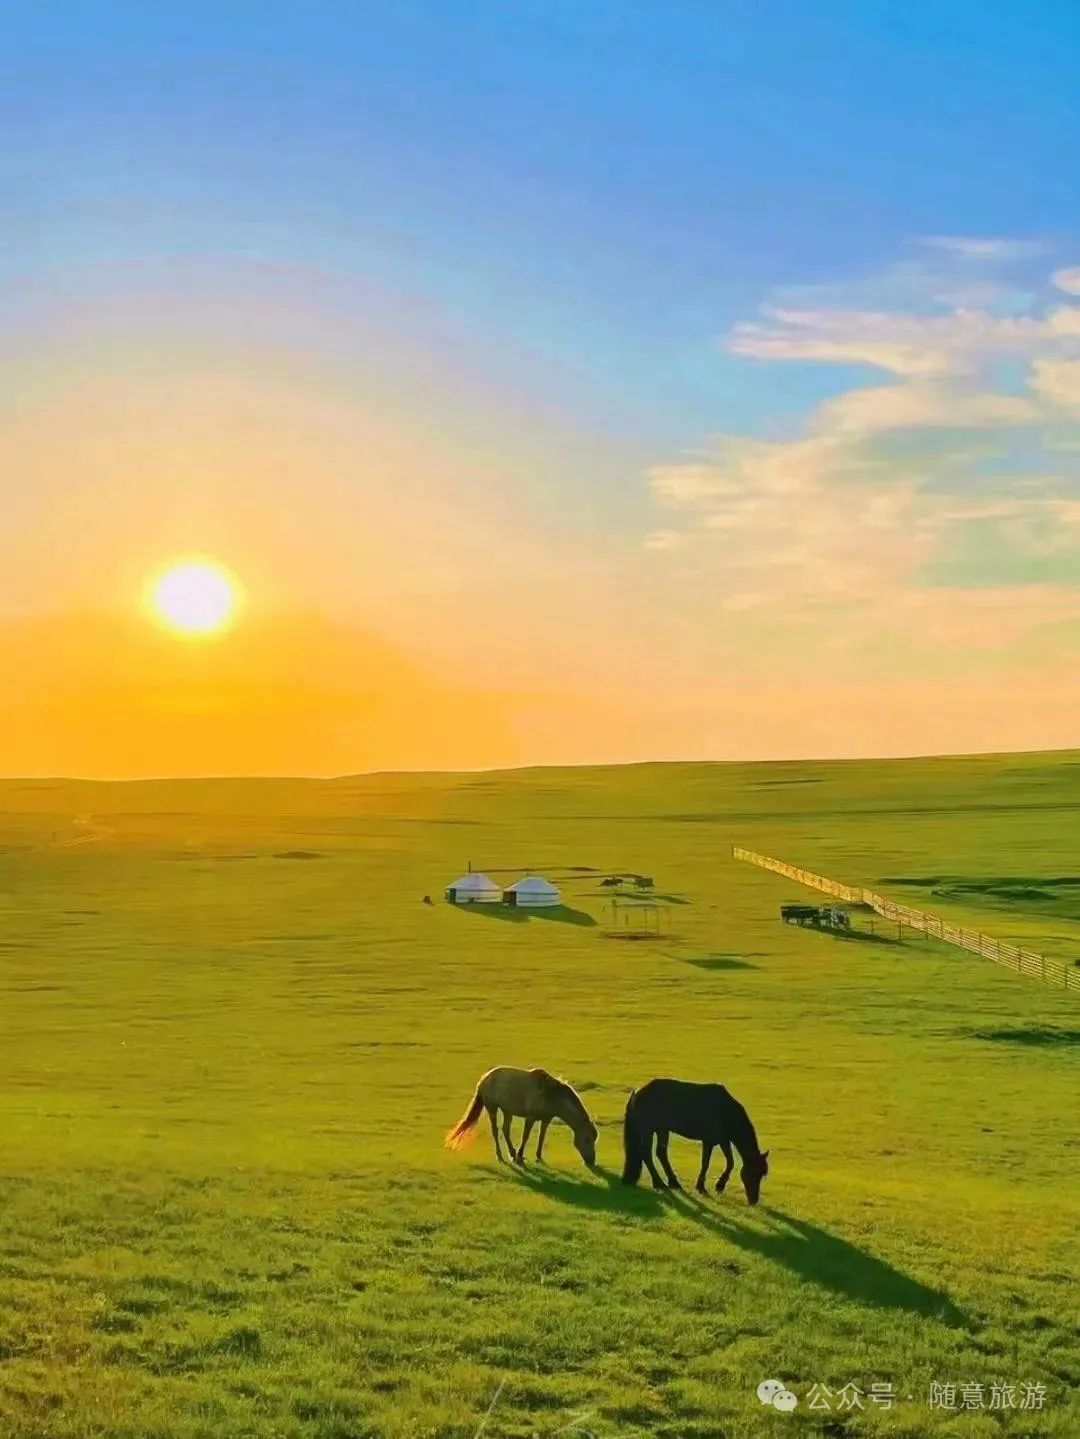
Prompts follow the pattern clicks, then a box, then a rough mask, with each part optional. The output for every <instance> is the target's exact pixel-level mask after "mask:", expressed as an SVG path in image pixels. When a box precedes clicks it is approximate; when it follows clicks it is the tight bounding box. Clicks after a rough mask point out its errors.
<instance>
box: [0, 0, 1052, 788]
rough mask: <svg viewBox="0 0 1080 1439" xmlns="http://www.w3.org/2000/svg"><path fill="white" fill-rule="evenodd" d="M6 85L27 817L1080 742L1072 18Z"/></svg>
mask: <svg viewBox="0 0 1080 1439" xmlns="http://www.w3.org/2000/svg"><path fill="white" fill-rule="evenodd" d="M2 34H3V43H2V45H0V129H2V133H3V134H4V137H5V144H4V146H3V147H2V150H0V186H2V191H0V193H2V195H3V204H2V205H0V317H2V319H0V500H2V511H0V513H2V516H3V523H2V524H0V575H2V582H0V673H2V674H4V675H5V676H7V682H6V683H5V684H4V685H3V687H2V688H0V737H2V739H3V750H4V757H3V760H2V761H0V765H2V768H3V769H4V770H5V771H6V772H8V773H13V774H35V775H37V774H68V775H72V774H74V775H85V776H89V777H102V778H104V777H128V776H138V775H148V774H155V775H161V774H177V775H188V774H220V773H266V774H275V773H292V774H330V773H345V772H356V771H361V770H372V769H398V768H406V769H441V768H453V769H460V768H484V767H494V766H504V765H518V764H540V763H543V764H563V763H594V762H619V761H635V760H646V759H768V758H788V757H802V756H821V757H834V756H863V755H893V754H920V753H937V752H953V753H955V752H974V751H987V750H1007V749H1030V748H1056V747H1066V746H1071V745H1076V744H1078V743H1080V730H1078V728H1077V715H1078V714H1080V703H1078V702H1080V679H1078V678H1077V676H1078V674H1080V669H1078V666H1077V663H1076V654H1077V642H1078V639H1080V200H1078V199H1077V190H1076V184H1075V135H1076V134H1077V133H1078V130H1080V113H1078V112H1080V92H1078V90H1077V87H1076V84H1075V74H1076V68H1077V63H1078V61H1080V15H1078V14H1077V12H1076V9H1075V7H1073V6H1070V5H1066V4H1055V3H1050V0H1048V3H1046V4H1043V5H1040V6H1039V7H1037V8H1036V10H1035V11H1034V12H1033V13H1023V12H1022V11H1021V9H1020V8H1019V7H1017V6H1016V5H1014V4H1005V3H995V0H981V3H979V4H974V3H959V0H957V3H950V0H936V3H932V4H931V3H924V0H911V3H908V4H906V5H904V6H896V5H894V4H888V3H878V0H858V3H840V0H821V3H819V4H816V5H807V4H805V3H774V0H755V3H749V0H747V3H734V0H733V3H724V4H717V3H712V0H667V3H663V4H661V3H658V0H656V3H632V0H621V3H618V4H609V3H604V0H591V3H589V4H588V5H583V4H581V3H578V0H574V3H570V0H545V3H542V4H541V3H535V4H533V3H521V4H515V5H508V4H505V3H495V0H469V3H468V4H459V3H455V0H441V3H436V0H425V3H409V0H404V3H396V4H394V5H392V6H387V5H385V4H383V5H368V4H366V3H363V0H353V3H328V0H309V3H307V4H305V5H304V6H299V5H296V4H294V3H280V0H260V3H258V4H255V3H235V0H234V3H230V0H216V3H214V4H209V3H202V0H188V3H186V4H184V5H183V6H180V5H171V6H148V5H145V4H143V3H102V0H93V3H91V0H57V3H55V4H52V5H49V6H42V5H40V4H39V3H26V0H9V3H8V4H7V5H5V7H4V15H3V22H2ZM192 554H198V555H206V556H210V557H213V558H214V559H215V560H217V561H218V562H220V563H221V564H223V565H226V566H228V568H229V569H230V570H231V571H233V572H234V573H235V575H236V576H237V577H238V579H239V581H240V583H241V585H242V587H243V593H244V603H243V606H242V608H241V610H240V612H239V614H238V616H237V618H236V622H235V623H234V624H233V625H232V626H231V627H229V628H228V629H227V630H226V631H224V632H223V633H222V634H221V635H220V636H218V637H216V638H214V639H203V640H200V641H198V642H197V643H196V642H192V641H191V640H190V639H185V638H183V637H180V636H177V635H175V634H172V633H170V632H169V631H168V630H166V629H163V628H162V626H161V625H159V624H155V623H154V622H153V620H152V617H151V616H149V615H148V614H147V612H146V608H145V604H144V600H143V593H144V588H145V583H146V580H147V578H148V576H149V575H151V574H152V573H154V572H156V571H158V570H160V568H161V567H162V566H163V565H167V564H168V563H169V562H170V561H171V560H172V559H173V558H177V559H179V558H182V557H184V556H188V555H192Z"/></svg>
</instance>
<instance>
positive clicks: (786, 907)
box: [780, 904, 821, 924]
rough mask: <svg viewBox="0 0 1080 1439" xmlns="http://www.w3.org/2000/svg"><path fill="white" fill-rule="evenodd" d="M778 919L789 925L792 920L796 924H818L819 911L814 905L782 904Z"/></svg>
mask: <svg viewBox="0 0 1080 1439" xmlns="http://www.w3.org/2000/svg"><path fill="white" fill-rule="evenodd" d="M780 918H781V919H782V920H783V921H784V923H785V924H790V923H791V922H792V920H794V921H795V923H796V924H819V923H820V921H821V910H820V909H819V908H818V906H817V905H816V904H782V905H781V906H780Z"/></svg>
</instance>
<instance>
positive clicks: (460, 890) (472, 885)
mask: <svg viewBox="0 0 1080 1439" xmlns="http://www.w3.org/2000/svg"><path fill="white" fill-rule="evenodd" d="M502 897H503V896H502V890H501V889H500V888H499V886H498V885H497V884H496V883H495V881H494V880H493V879H488V877H487V875H486V874H474V873H473V872H472V870H470V871H469V873H468V874H463V875H462V876H461V878H460V879H455V880H454V882H453V884H448V885H447V886H446V902H447V904H498V903H499V902H500V901H501V899H502Z"/></svg>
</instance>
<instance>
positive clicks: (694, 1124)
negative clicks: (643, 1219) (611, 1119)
mask: <svg viewBox="0 0 1080 1439" xmlns="http://www.w3.org/2000/svg"><path fill="white" fill-rule="evenodd" d="M672 1134H681V1135H682V1136H683V1138H684V1139H700V1140H701V1169H700V1171H699V1173H698V1177H697V1185H696V1188H697V1191H698V1193H699V1194H704V1193H705V1181H706V1179H707V1178H708V1173H709V1162H710V1160H711V1159H712V1152H713V1150H714V1149H715V1148H716V1146H717V1145H719V1147H720V1149H721V1151H722V1152H723V1155H724V1159H725V1161H726V1162H727V1168H726V1169H725V1170H724V1172H723V1174H721V1176H720V1178H719V1179H718V1180H717V1181H716V1192H717V1194H722V1193H723V1192H724V1189H725V1188H726V1186H727V1182H728V1179H729V1178H730V1177H731V1171H732V1169H734V1167H735V1161H734V1158H733V1157H732V1153H731V1150H732V1145H734V1147H735V1148H736V1149H737V1150H738V1152H739V1158H740V1159H741V1160H742V1167H741V1169H740V1170H739V1178H740V1179H741V1180H742V1185H743V1189H744V1190H745V1191H746V1198H747V1201H748V1202H749V1203H750V1204H756V1203H757V1202H758V1199H759V1198H760V1197H761V1181H762V1180H763V1179H764V1178H765V1176H766V1175H767V1174H768V1172H769V1151H768V1150H767V1149H766V1150H764V1151H762V1150H761V1149H760V1148H759V1147H758V1140H757V1134H756V1133H755V1131H754V1126H753V1124H752V1123H751V1122H750V1116H749V1115H748V1114H747V1112H746V1110H745V1109H744V1108H743V1107H742V1105H741V1104H740V1103H739V1101H738V1100H737V1099H735V1098H734V1096H733V1095H731V1094H729V1093H728V1091H727V1090H726V1089H725V1088H724V1086H723V1085H722V1084H690V1083H688V1082H686V1081H685V1080H682V1079H650V1080H649V1082H648V1084H645V1085H642V1087H641V1088H640V1089H633V1090H631V1091H630V1098H629V1099H628V1100H627V1102H626V1113H625V1115H624V1117H623V1152H624V1155H625V1164H624V1166H623V1176H622V1177H623V1183H624V1184H636V1183H637V1182H638V1180H639V1179H640V1178H641V1170H642V1166H643V1165H644V1167H645V1168H646V1169H647V1170H648V1171H649V1175H650V1177H651V1178H652V1182H653V1188H654V1189H663V1188H665V1183H664V1180H663V1179H661V1177H660V1175H659V1173H658V1172H657V1169H656V1165H655V1163H654V1162H653V1153H652V1151H653V1139H654V1137H655V1139H656V1157H657V1158H658V1159H659V1161H660V1163H661V1164H662V1165H663V1168H664V1172H665V1174H666V1175H667V1185H666V1187H667V1188H669V1189H679V1188H680V1187H681V1186H680V1184H679V1180H678V1176H677V1175H676V1173H675V1171H674V1169H672V1167H671V1162H670V1160H669V1159H668V1137H669V1136H670V1135H672Z"/></svg>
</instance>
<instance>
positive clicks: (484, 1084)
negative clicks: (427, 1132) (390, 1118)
mask: <svg viewBox="0 0 1080 1439" xmlns="http://www.w3.org/2000/svg"><path fill="white" fill-rule="evenodd" d="M484 1109H486V1110H487V1116H488V1119H489V1121H490V1122H491V1137H492V1139H493V1140H494V1141H495V1156H496V1158H497V1159H498V1161H499V1163H500V1164H505V1163H506V1160H505V1158H504V1156H503V1152H502V1147H501V1146H500V1144H499V1125H498V1116H499V1111H500V1110H501V1111H502V1132H503V1135H504V1137H505V1139H506V1143H507V1146H508V1148H509V1150H510V1158H511V1159H512V1160H513V1162H514V1163H515V1164H524V1163H525V1145H526V1144H527V1143H528V1139H529V1135H530V1134H531V1133H532V1128H533V1125H534V1124H537V1123H539V1125H540V1135H539V1138H538V1139H537V1141H536V1158H537V1160H539V1161H542V1160H543V1157H544V1139H545V1138H546V1136H547V1131H548V1125H549V1124H550V1123H551V1121H552V1120H553V1119H561V1120H562V1121H563V1123H564V1124H567V1125H569V1127H570V1129H571V1131H572V1132H573V1135H574V1148H575V1149H576V1150H577V1152H578V1153H579V1154H580V1155H581V1157H582V1159H583V1160H584V1161H585V1163H586V1164H587V1165H588V1166H589V1168H590V1169H593V1168H595V1166H596V1136H597V1128H596V1125H595V1124H594V1123H593V1122H592V1120H591V1119H590V1118H589V1114H588V1111H587V1110H586V1108H585V1106H584V1104H582V1102H581V1100H580V1098H579V1097H578V1095H577V1093H576V1092H575V1091H574V1090H573V1089H572V1088H571V1087H570V1085H569V1084H567V1083H566V1081H565V1080H564V1079H556V1078H555V1076H554V1075H553V1074H549V1073H548V1072H547V1070H546V1069H512V1068H510V1067H509V1066H507V1065H499V1066H498V1067H497V1068H496V1069H489V1070H488V1072H487V1073H486V1074H482V1075H481V1076H480V1079H479V1081H478V1083H477V1086H476V1089H475V1090H474V1091H473V1097H472V1100H471V1101H470V1103H469V1107H468V1109H467V1110H466V1111H465V1113H464V1114H463V1115H462V1117H461V1120H460V1121H459V1122H458V1124H456V1125H455V1126H454V1128H453V1129H451V1130H450V1132H449V1134H447V1136H446V1139H445V1141H444V1143H445V1145H446V1147H447V1149H461V1148H462V1147H463V1146H464V1145H465V1144H467V1143H468V1142H469V1140H470V1139H471V1138H472V1133H473V1130H474V1129H475V1128H476V1124H477V1121H478V1120H479V1118H480V1112H481V1110H484ZM518 1118H520V1119H523V1120H524V1121H525V1128H524V1131H523V1133H522V1136H521V1144H520V1145H519V1147H518V1148H517V1149H515V1148H514V1139H513V1135H512V1134H511V1132H510V1124H511V1121H512V1120H513V1119H518Z"/></svg>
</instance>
